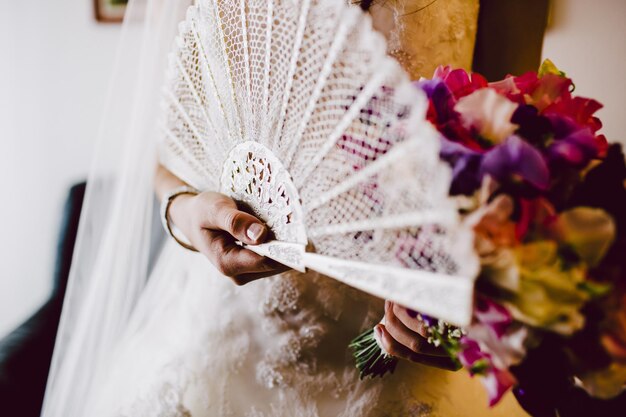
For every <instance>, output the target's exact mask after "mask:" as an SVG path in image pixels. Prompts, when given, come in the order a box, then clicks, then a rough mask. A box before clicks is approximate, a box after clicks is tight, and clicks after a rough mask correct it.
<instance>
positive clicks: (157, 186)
mask: <svg viewBox="0 0 626 417" xmlns="http://www.w3.org/2000/svg"><path fill="white" fill-rule="evenodd" d="M184 185H187V184H186V183H185V182H184V181H183V180H181V179H180V178H178V177H177V176H176V175H174V174H172V173H171V172H170V171H169V170H168V169H167V168H165V167H164V166H163V165H162V164H161V163H160V162H159V163H158V164H157V167H156V172H155V176H154V191H155V193H156V195H157V197H158V198H159V200H161V199H163V197H164V196H165V194H167V193H168V192H169V191H172V190H173V189H175V188H178V187H182V186H184Z"/></svg>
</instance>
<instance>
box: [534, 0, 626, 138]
mask: <svg viewBox="0 0 626 417" xmlns="http://www.w3.org/2000/svg"><path fill="white" fill-rule="evenodd" d="M552 5H553V9H552V19H551V23H550V26H549V28H548V31H547V32H546V37H545V40H544V46H543V55H544V57H546V58H550V59H552V60H553V61H554V63H555V64H556V65H557V66H558V67H559V68H560V69H561V70H563V71H565V72H566V73H567V75H568V76H570V77H571V78H573V80H574V82H575V83H576V93H575V94H578V95H581V96H586V97H591V98H595V99H596V100H598V101H599V102H601V103H602V104H604V106H605V107H604V108H603V109H602V110H600V111H599V112H598V116H599V117H600V119H601V120H602V121H603V122H604V128H603V132H604V134H605V135H606V136H607V138H608V139H609V140H612V141H620V142H622V143H624V144H626V75H625V74H624V69H625V68H626V1H625V0H552Z"/></svg>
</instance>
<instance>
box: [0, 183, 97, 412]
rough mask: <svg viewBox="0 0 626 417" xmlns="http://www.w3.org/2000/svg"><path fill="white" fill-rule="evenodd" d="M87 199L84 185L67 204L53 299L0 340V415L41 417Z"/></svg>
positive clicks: (60, 237)
mask: <svg viewBox="0 0 626 417" xmlns="http://www.w3.org/2000/svg"><path fill="white" fill-rule="evenodd" d="M84 195H85V183H81V184H78V185H75V186H73V187H72V188H71V189H70V191H69V194H68V197H67V200H66V202H65V207H64V210H63V220H62V223H61V229H60V233H59V240H58V246H57V258H56V264H55V271H54V287H53V290H52V294H51V296H50V298H49V299H48V301H47V302H46V303H45V304H44V305H43V306H42V307H41V308H40V309H39V310H38V311H37V312H36V313H35V314H33V315H32V316H31V317H30V318H29V319H28V320H27V321H26V322H24V324H22V325H21V326H20V327H18V328H17V329H16V330H14V331H13V332H12V333H10V334H9V335H8V336H6V337H5V338H4V339H2V340H0V415H3V416H11V417H31V416H32V417H39V415H40V413H41V405H42V402H43V397H44V392H45V389H46V380H47V378H48V369H49V368H50V361H51V358H52V351H53V349H54V342H55V338H56V332H57V327H58V324H59V319H60V317H61V307H62V305H63V297H64V295H65V289H66V287H67V278H68V275H69V271H70V265H71V261H72V253H73V252H74V243H75V242H76V233H77V231H78V220H79V217H80V210H81V208H82V204H83V197H84Z"/></svg>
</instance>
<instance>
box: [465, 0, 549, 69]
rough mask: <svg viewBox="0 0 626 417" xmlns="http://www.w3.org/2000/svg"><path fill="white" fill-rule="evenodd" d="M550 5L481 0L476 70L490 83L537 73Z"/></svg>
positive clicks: (544, 1)
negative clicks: (510, 76)
mask: <svg viewBox="0 0 626 417" xmlns="http://www.w3.org/2000/svg"><path fill="white" fill-rule="evenodd" d="M549 5H550V1H549V0H524V1H520V0H480V11H479V14H478V32H477V33H476V47H475V49H474V64H473V70H474V71H476V72H478V73H480V74H482V75H484V76H485V77H486V78H487V79H488V80H489V81H497V80H501V79H503V78H504V77H505V76H506V75H507V74H514V75H521V74H523V73H525V72H528V71H537V69H538V68H539V65H540V64H541V49H542V47H543V35H544V33H545V31H546V26H547V23H548V12H549ZM557 64H558V63H557Z"/></svg>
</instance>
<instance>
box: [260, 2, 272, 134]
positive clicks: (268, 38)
mask: <svg viewBox="0 0 626 417" xmlns="http://www.w3.org/2000/svg"><path fill="white" fill-rule="evenodd" d="M273 16H274V2H273V1H272V0H268V2H267V19H266V21H265V26H266V28H265V65H264V68H263V100H262V101H261V103H262V106H263V108H262V109H261V114H262V115H264V116H266V115H267V114H268V106H269V85H270V62H271V55H272V19H273ZM268 130H269V126H268V123H267V120H266V121H265V123H264V124H263V126H260V130H259V132H260V135H261V138H264V137H267V136H266V135H267V132H268ZM258 139H259V138H257V140H258Z"/></svg>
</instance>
